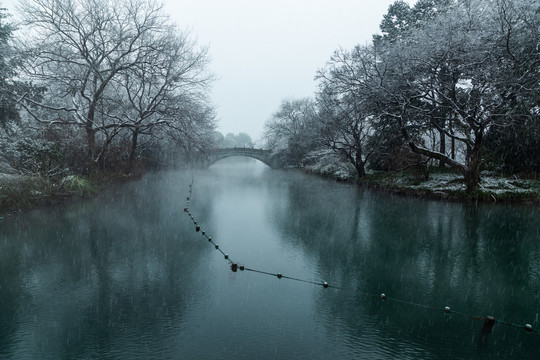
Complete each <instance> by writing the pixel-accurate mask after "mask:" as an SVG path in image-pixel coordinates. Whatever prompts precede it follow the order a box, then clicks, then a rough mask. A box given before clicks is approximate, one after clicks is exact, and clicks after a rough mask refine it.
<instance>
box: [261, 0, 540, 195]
mask: <svg viewBox="0 0 540 360" xmlns="http://www.w3.org/2000/svg"><path fill="white" fill-rule="evenodd" d="M380 30H381V34H380V35H374V36H373V40H372V41H371V43H370V44H367V45H358V46H355V47H354V48H353V49H338V50H336V51H335V52H334V54H333V55H332V56H331V58H330V60H329V61H328V62H327V64H326V65H325V66H324V67H323V68H321V69H320V70H319V71H318V72H317V74H316V75H315V78H316V81H317V83H318V90H317V92H316V94H315V95H314V98H313V99H293V100H290V99H289V100H284V101H283V102H282V104H281V106H280V108H279V110H278V111H276V113H275V114H274V115H273V116H272V118H271V119H269V120H268V121H267V122H266V124H265V140H266V143H267V146H268V147H269V148H272V149H276V155H279V156H282V157H283V158H284V159H285V160H286V161H287V162H289V164H291V165H297V164H300V163H303V162H308V161H310V159H313V158H317V156H313V154H321V153H333V154H336V155H337V156H339V158H340V159H342V160H343V161H347V162H348V163H350V164H351V165H352V166H353V167H354V169H355V171H356V173H357V175H358V177H360V178H362V177H364V176H365V175H366V169H374V170H395V169H405V168H408V167H411V166H418V167H420V168H423V169H424V170H425V173H426V175H427V174H428V172H427V166H428V164H436V165H438V166H441V167H450V168H452V169H454V170H455V171H457V172H459V173H461V174H462V175H463V179H464V181H465V184H466V187H467V190H468V191H473V190H474V189H476V188H477V187H478V185H479V182H480V172H481V170H483V169H493V170H498V171H500V172H501V173H506V174H516V173H521V174H526V175H532V176H537V175H536V174H537V173H538V171H539V170H540V66H539V65H540V1H539V0H418V1H417V2H416V3H415V5H414V6H412V7H411V6H409V5H408V4H407V3H406V2H404V1H401V0H399V1H396V2H394V3H393V4H392V5H390V7H389V8H388V12H387V13H386V14H385V15H384V17H383V19H382V21H381V23H380Z"/></svg>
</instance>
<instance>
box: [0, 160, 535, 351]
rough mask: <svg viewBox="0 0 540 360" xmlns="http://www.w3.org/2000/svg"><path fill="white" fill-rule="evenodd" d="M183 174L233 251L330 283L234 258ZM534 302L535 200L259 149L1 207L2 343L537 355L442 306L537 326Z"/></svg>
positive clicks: (512, 335) (521, 340)
mask: <svg viewBox="0 0 540 360" xmlns="http://www.w3.org/2000/svg"><path fill="white" fill-rule="evenodd" d="M192 179H194V185H193V195H192V199H191V204H190V206H191V207H190V209H191V210H190V211H191V213H192V214H193V215H194V216H195V218H196V220H197V221H198V223H199V224H200V225H201V227H202V228H203V230H204V231H206V232H207V233H208V234H209V235H210V236H212V238H213V239H214V241H215V242H216V243H219V244H220V248H221V249H223V251H225V252H226V253H228V254H229V255H230V257H231V259H233V260H234V261H238V262H239V263H241V264H245V266H247V267H249V268H253V269H258V270H261V271H266V272H270V273H278V272H279V273H282V274H284V275H287V276H291V277H296V278H300V279H304V280H308V281H315V282H322V281H327V282H328V283H330V285H331V286H336V287H339V288H340V289H336V288H332V287H329V288H324V287H322V286H318V285H313V284H309V283H304V282H298V281H292V280H287V279H284V278H283V279H278V278H277V277H275V276H268V275H264V274H259V273H254V272H248V271H243V272H242V271H238V272H232V271H231V270H230V268H229V263H228V262H227V261H226V260H225V259H224V258H223V255H222V254H221V253H220V252H218V251H216V250H215V249H214V247H213V246H211V244H210V243H208V241H206V238H204V237H203V236H202V235H201V233H197V232H195V228H194V225H193V223H192V221H191V219H190V218H189V217H188V216H187V215H186V214H185V213H184V212H183V209H184V207H185V206H186V196H187V195H188V191H189V184H190V183H191V181H192ZM383 292H384V293H386V294H387V295H388V297H389V298H391V299H387V300H385V301H383V300H381V299H380V297H379V295H380V294H381V293H383ZM393 299H399V300H401V301H402V302H398V301H394V300H393ZM539 300H540V212H539V211H538V209H537V208H536V207H527V206H503V205H496V206H493V205H490V206H486V205H477V206H475V205H466V204H449V203H441V202H434V201H423V200H418V199H405V198H400V197H394V196H390V195H386V194H380V193H372V192H369V191H365V190H362V189H359V188H357V187H355V186H351V185H346V184H339V183H335V182H332V181H326V180H322V179H319V178H316V177H310V176H306V175H303V174H300V173H297V172H286V171H274V170H269V169H267V168H265V167H263V166H262V165H259V163H252V162H248V163H239V164H234V163H222V164H221V165H219V164H218V165H217V166H214V167H213V168H211V169H210V170H208V171H193V172H169V173H165V174H152V175H149V176H147V177H145V178H144V179H142V180H141V181H137V182H134V183H130V184H127V185H125V186H122V187H120V188H119V189H117V190H116V191H111V192H110V193H108V194H104V195H103V196H100V197H99V198H98V199H94V200H91V201H87V202H82V203H77V204H71V205H69V206H66V207H62V208H58V209H46V210H38V211H32V212H28V213H23V214H18V215H13V216H11V217H9V218H5V219H4V220H3V221H1V222H0V358H1V359H539V358H540V334H538V333H534V332H533V333H528V332H526V331H525V330H524V329H521V328H518V327H512V326H507V325H503V324H500V323H498V324H496V325H495V327H494V328H493V331H492V332H491V333H490V334H485V336H482V334H481V329H482V321H479V320H476V319H474V318H472V317H471V316H467V315H462V314H459V313H456V312H452V313H450V314H445V313H444V312H443V311H442V310H440V309H442V308H444V306H450V307H451V308H452V309H453V310H455V311H459V312H462V313H466V314H469V315H473V316H485V315H493V316H495V317H496V318H497V319H500V320H505V321H509V322H512V323H515V324H525V323H530V324H532V325H533V326H534V328H536V329H538V328H540V322H539V316H538V314H539V313H540V301H539ZM409 303H415V304H422V305H427V306H432V307H437V308H438V309H439V310H434V309H431V308H429V307H423V306H418V305H411V304H409Z"/></svg>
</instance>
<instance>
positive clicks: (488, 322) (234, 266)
mask: <svg viewBox="0 0 540 360" xmlns="http://www.w3.org/2000/svg"><path fill="white" fill-rule="evenodd" d="M194 183H195V180H194V179H192V181H191V184H190V185H189V196H187V198H186V200H187V203H186V207H185V208H184V212H185V213H187V215H188V216H189V217H190V219H191V221H192V222H193V224H194V225H195V231H196V232H199V233H201V234H202V236H203V237H205V238H206V240H207V241H208V242H209V243H210V244H212V245H213V246H214V248H215V249H216V250H217V251H219V252H220V253H221V254H222V255H223V257H224V259H225V260H226V261H228V262H229V265H230V268H231V271H232V272H237V271H238V270H240V271H249V272H253V273H257V274H261V275H267V276H272V277H277V278H278V279H287V280H292V281H298V282H302V283H307V284H312V285H316V286H321V287H323V288H333V289H336V290H342V291H351V292H354V293H357V294H358V293H360V294H362V295H364V296H366V297H373V298H380V299H381V300H383V301H386V300H388V301H394V302H396V303H400V304H405V305H412V306H416V307H421V308H424V309H429V310H437V311H443V312H444V313H445V314H450V313H451V314H457V315H461V316H464V317H468V318H470V319H473V320H478V321H483V322H484V324H483V328H482V331H488V332H490V331H491V329H492V328H493V326H494V325H495V324H496V323H498V324H502V325H507V326H512V327H516V328H522V329H524V330H525V331H527V332H530V333H536V334H540V330H539V329H536V328H533V326H532V325H531V324H524V325H522V324H516V323H513V322H509V321H504V320H499V319H496V318H494V317H493V316H491V315H488V316H477V315H473V314H468V313H464V312H460V311H456V310H454V309H451V308H450V307H449V306H445V307H444V308H441V307H436V306H431V305H427V304H420V303H415V302H412V301H405V300H401V299H397V298H394V297H390V296H387V295H386V294H385V293H382V294H380V295H375V294H371V293H366V292H361V291H358V290H351V289H347V288H343V287H339V286H335V285H331V284H329V283H328V282H326V281H312V280H306V279H301V278H297V277H293V276H287V275H284V274H282V273H279V272H278V273H272V272H268V271H264V270H259V269H255V268H250V267H246V266H245V265H239V263H238V262H236V261H233V259H232V258H231V257H230V256H229V254H227V253H226V252H225V251H223V249H222V248H221V247H220V245H219V244H218V243H216V242H215V241H214V240H213V239H212V237H210V236H209V235H208V233H207V232H206V231H204V230H202V228H201V226H200V224H199V223H198V222H197V220H196V219H195V217H194V216H193V214H192V213H191V210H190V202H191V197H192V194H193V184H194Z"/></svg>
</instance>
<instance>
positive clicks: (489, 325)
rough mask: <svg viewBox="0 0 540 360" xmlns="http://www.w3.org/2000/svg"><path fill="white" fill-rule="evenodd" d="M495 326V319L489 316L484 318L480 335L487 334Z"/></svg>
mask: <svg viewBox="0 0 540 360" xmlns="http://www.w3.org/2000/svg"><path fill="white" fill-rule="evenodd" d="M494 325H495V318H494V317H493V316H491V315H489V316H486V319H485V320H484V325H483V326H482V333H485V334H486V333H487V334H489V333H490V332H491V330H492V329H493V326H494Z"/></svg>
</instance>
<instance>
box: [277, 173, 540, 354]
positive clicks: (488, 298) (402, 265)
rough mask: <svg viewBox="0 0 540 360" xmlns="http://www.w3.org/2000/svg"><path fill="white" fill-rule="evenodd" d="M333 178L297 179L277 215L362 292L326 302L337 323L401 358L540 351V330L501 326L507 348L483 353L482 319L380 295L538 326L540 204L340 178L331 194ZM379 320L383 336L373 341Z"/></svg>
mask: <svg viewBox="0 0 540 360" xmlns="http://www.w3.org/2000/svg"><path fill="white" fill-rule="evenodd" d="M325 186H326V184H325V183H318V182H315V181H312V183H311V185H310V187H309V188H308V187H305V186H301V184H297V183H295V184H293V185H291V186H290V188H289V191H290V193H289V196H288V197H287V198H288V200H289V202H288V204H287V211H286V212H283V213H281V214H282V215H281V216H280V217H276V218H275V221H276V227H277V228H279V229H282V232H283V233H282V235H283V237H284V238H285V239H291V240H290V241H291V242H293V243H294V244H295V246H299V244H300V245H302V246H303V248H304V251H306V252H309V253H311V254H313V257H316V258H317V261H318V263H319V264H320V272H321V274H330V275H331V276H329V277H331V278H332V279H334V281H337V285H338V286H342V287H345V288H347V289H356V290H357V294H354V293H352V292H351V291H344V293H346V294H345V295H344V294H343V293H339V294H332V295H328V296H327V297H324V298H322V299H320V302H319V306H320V307H321V308H323V309H327V310H329V311H328V316H329V318H328V320H327V322H328V323H329V324H332V326H335V319H336V318H338V319H340V320H341V321H342V322H343V323H345V324H347V327H348V328H349V330H350V331H351V334H350V336H351V340H350V341H352V342H358V341H360V342H371V341H375V342H376V343H378V346H379V348H382V349H384V348H387V350H388V352H389V353H392V356H391V357H392V358H409V357H413V358H463V359H467V358H471V356H481V357H486V358H489V357H490V356H495V354H497V355H496V356H497V358H505V356H508V357H509V358H513V357H514V356H515V355H516V354H517V353H521V352H523V354H526V355H527V354H536V355H538V354H539V351H540V349H539V348H538V346H537V340H538V339H537V338H535V337H534V336H537V335H533V337H530V336H528V335H530V334H527V333H526V332H524V330H523V329H516V328H502V327H503V326H501V325H499V326H497V327H496V330H495V334H494V336H495V337H496V339H497V340H496V341H494V343H496V344H497V342H498V346H497V350H494V349H493V347H487V346H483V349H481V350H482V351H480V353H476V351H477V350H478V349H477V348H476V347H475V346H471V345H472V344H475V339H478V341H480V342H482V344H484V345H485V344H486V343H487V339H488V333H487V332H486V331H484V332H481V329H482V323H481V322H478V323H477V322H475V321H474V320H473V321H471V319H469V318H467V317H465V318H464V317H461V316H457V315H445V314H444V313H443V312H442V311H441V312H438V313H434V312H433V311H432V310H429V311H427V310H425V309H422V308H421V307H418V308H414V307H413V309H411V306H405V305H403V304H394V303H388V302H386V303H382V302H381V301H380V300H379V299H377V297H376V295H377V294H380V293H381V292H385V293H387V294H392V296H393V297H395V298H399V299H402V300H405V301H408V302H413V303H419V304H426V305H432V306H437V307H439V308H441V309H442V308H443V307H444V306H445V305H451V306H452V307H453V308H454V309H456V310H457V309H459V310H461V311H465V312H470V313H471V314H473V315H483V316H484V315H488V314H493V315H495V316H497V318H498V319H501V320H502V319H508V320H510V319H509V318H511V317H513V319H515V320H514V321H519V322H520V324H525V323H526V322H532V321H534V322H535V324H536V325H535V326H538V318H537V315H536V316H535V314H537V313H538V310H539V309H538V300H539V287H538V282H537V281H536V280H537V278H538V275H537V272H536V271H535V270H533V269H534V266H533V265H531V264H537V259H538V255H540V254H539V249H540V247H539V244H538V241H537V239H538V231H539V226H540V223H539V219H538V217H537V212H536V209H534V208H529V207H505V206H476V205H468V204H446V203H437V202H430V201H422V200H418V199H403V198H399V197H395V196H389V195H388V196H387V195H384V194H374V193H371V192H367V191H362V190H360V189H357V188H352V189H351V188H350V187H348V186H344V185H339V184H337V185H334V186H333V187H332V190H333V191H331V192H329V191H324V190H325ZM340 193H341V194H340ZM313 194H317V196H316V197H314V196H313ZM293 214H302V217H301V219H298V217H295V216H293ZM365 293H370V294H373V295H375V297H370V296H363V295H361V294H365ZM359 294H360V295H359ZM327 302H331V305H330V306H329V305H328V303H327ZM366 308H367V309H366ZM354 310H356V311H354ZM358 310H360V311H358ZM526 317H528V320H527V319H526ZM374 322H379V323H378V324H374ZM374 328H375V329H376V330H378V331H379V332H380V333H379V336H376V338H378V341H377V340H374V339H372V338H373V329H374ZM366 329H368V330H366ZM395 339H400V340H399V344H401V345H400V346H396V345H397V344H396V341H395ZM403 339H407V341H406V342H405V344H406V343H407V342H409V344H408V345H407V346H404V342H403ZM464 349H468V351H467V350H464ZM525 357H526V356H525Z"/></svg>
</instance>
